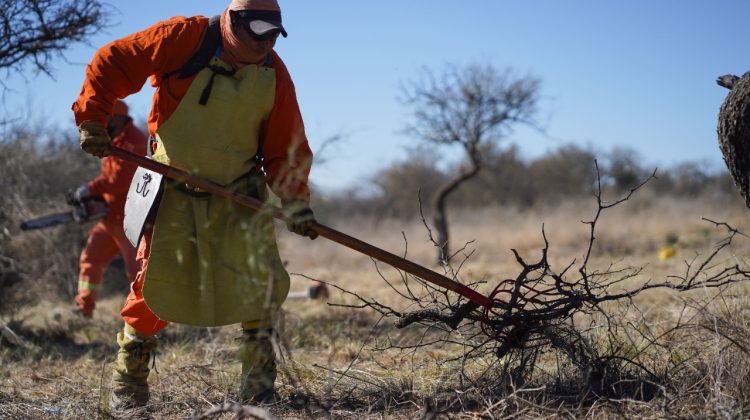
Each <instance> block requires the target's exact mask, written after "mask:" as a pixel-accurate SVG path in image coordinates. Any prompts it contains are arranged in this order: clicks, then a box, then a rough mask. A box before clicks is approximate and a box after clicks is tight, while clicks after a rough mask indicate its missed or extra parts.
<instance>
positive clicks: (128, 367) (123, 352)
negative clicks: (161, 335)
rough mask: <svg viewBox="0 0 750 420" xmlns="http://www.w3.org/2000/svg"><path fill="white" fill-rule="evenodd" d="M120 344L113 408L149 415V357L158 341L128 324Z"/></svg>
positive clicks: (132, 414) (113, 410) (128, 413)
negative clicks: (146, 407)
mask: <svg viewBox="0 0 750 420" xmlns="http://www.w3.org/2000/svg"><path fill="white" fill-rule="evenodd" d="M117 344H118V345H119V346H120V349H119V350H118V351H117V360H115V363H114V366H113V368H114V370H113V372H112V392H111V393H110V395H109V411H110V413H111V414H113V415H125V416H128V417H135V416H137V417H144V416H147V410H146V409H145V405H146V404H147V403H148V399H149V394H148V381H147V380H148V374H149V361H150V360H151V357H152V354H153V353H154V351H155V350H156V346H157V344H158V341H157V340H156V337H154V336H144V335H141V334H139V333H138V332H136V331H135V330H134V329H133V327H131V326H130V325H127V324H126V325H125V329H124V331H120V332H119V333H117Z"/></svg>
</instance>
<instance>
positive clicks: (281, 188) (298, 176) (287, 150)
mask: <svg viewBox="0 0 750 420" xmlns="http://www.w3.org/2000/svg"><path fill="white" fill-rule="evenodd" d="M273 66H274V68H275V69H276V98H275V100H274V105H273V109H272V110H271V115H270V116H269V118H268V120H267V121H266V125H265V131H264V133H263V136H262V138H263V158H264V166H265V170H266V174H267V176H268V185H269V186H270V187H271V190H272V191H273V192H274V194H276V195H277V196H278V197H279V198H281V200H282V203H288V202H290V201H293V200H304V201H306V202H309V201H310V189H309V187H308V185H307V178H308V176H309V174H310V166H311V164H312V159H313V154H312V151H311V150H310V145H309V144H308V142H307V137H306V136H305V126H304V124H303V122H302V114H301V113H300V110H299V104H298V103H297V94H296V92H295V90H294V83H292V78H291V76H290V75H289V72H288V71H287V69H286V66H285V65H284V62H283V61H281V58H280V57H279V56H278V55H277V54H276V53H275V52H274V53H273Z"/></svg>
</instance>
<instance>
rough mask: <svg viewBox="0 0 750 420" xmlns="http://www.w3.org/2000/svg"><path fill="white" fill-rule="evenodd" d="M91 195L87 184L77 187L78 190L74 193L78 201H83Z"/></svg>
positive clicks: (74, 198) (74, 197)
mask: <svg viewBox="0 0 750 420" xmlns="http://www.w3.org/2000/svg"><path fill="white" fill-rule="evenodd" d="M89 197H91V194H90V193H89V187H88V186H87V185H86V184H83V185H81V186H80V187H78V188H76V191H75V192H74V193H73V200H75V201H76V202H78V203H81V202H83V200H85V199H87V198H89Z"/></svg>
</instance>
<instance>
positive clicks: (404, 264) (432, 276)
mask: <svg viewBox="0 0 750 420" xmlns="http://www.w3.org/2000/svg"><path fill="white" fill-rule="evenodd" d="M111 153H112V156H115V157H118V158H120V159H122V160H125V161H129V162H132V163H135V164H137V165H138V166H141V167H143V168H146V169H149V170H151V171H154V172H156V173H160V174H162V175H164V176H166V177H167V178H171V179H173V180H175V181H179V182H184V183H186V184H188V185H190V186H193V187H197V188H200V189H202V190H204V191H208V192H210V193H212V194H215V195H218V196H220V197H226V198H229V199H231V200H232V201H234V202H235V203H237V204H240V205H242V206H245V207H249V208H251V209H254V210H264V211H269V210H270V212H271V214H272V216H273V217H275V218H277V219H281V220H286V216H284V213H283V212H282V211H281V209H279V208H278V207H274V206H270V205H267V204H264V203H263V202H261V201H260V200H256V199H255V198H252V197H248V196H246V195H242V194H238V193H236V192H233V191H230V190H228V189H227V188H224V187H223V186H221V185H219V184H217V183H215V182H212V181H209V180H207V179H203V178H201V177H198V176H195V175H191V174H189V173H187V172H185V171H182V170H180V169H177V168H173V167H171V166H168V165H164V164H163V163H159V162H156V161H153V160H151V159H149V158H146V157H143V156H139V155H137V154H135V153H131V152H128V151H127V150H124V149H120V148H118V147H112V149H111ZM310 229H311V230H313V231H314V232H316V233H317V234H318V235H320V236H322V237H324V238H327V239H330V240H331V241H334V242H337V243H339V244H341V245H344V246H346V247H348V248H351V249H353V250H355V251H359V252H361V253H362V254H365V255H367V256H370V257H372V258H375V259H377V260H380V261H382V262H384V263H387V264H389V265H391V266H393V267H396V268H399V269H401V270H404V271H406V272H407V273H409V274H413V275H415V276H417V277H419V278H421V279H423V280H426V281H428V282H430V283H432V284H435V285H437V286H440V287H442V288H444V289H448V290H451V291H453V292H456V293H458V294H459V295H461V296H464V297H466V298H467V299H469V300H471V301H472V302H474V303H476V304H477V305H480V306H484V307H491V306H492V300H490V299H489V298H488V297H486V296H484V295H482V294H480V293H478V292H477V291H475V290H473V289H471V288H469V287H466V286H465V285H463V284H461V283H459V282H457V281H455V280H451V279H449V278H448V277H445V276H443V275H441V274H438V273H436V272H434V271H432V270H430V269H427V268H425V267H423V266H421V265H419V264H416V263H413V262H411V261H409V260H407V259H405V258H401V257H399V256H398V255H395V254H392V253H390V252H388V251H385V250H383V249H380V248H378V247H376V246H373V245H370V244H368V243H367V242H364V241H361V240H359V239H357V238H354V237H351V236H349V235H347V234H345V233H343V232H339V231H337V230H335V229H333V228H330V227H328V226H326V225H323V224H320V223H317V222H313V223H312V224H311V226H310Z"/></svg>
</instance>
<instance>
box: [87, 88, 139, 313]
mask: <svg viewBox="0 0 750 420" xmlns="http://www.w3.org/2000/svg"><path fill="white" fill-rule="evenodd" d="M106 130H107V134H108V135H109V136H110V137H111V138H112V144H113V145H115V146H117V147H121V148H123V149H126V150H129V151H131V152H133V153H137V154H139V155H145V154H146V145H147V142H148V140H147V138H146V135H145V134H143V133H142V132H141V130H139V129H138V128H137V127H136V126H135V125H134V124H133V119H132V118H131V117H130V115H128V106H127V105H126V104H125V102H123V101H120V100H118V101H116V102H115V104H114V108H113V110H112V116H111V117H110V118H109V119H108V120H107V126H106ZM135 169H136V166H135V165H134V164H132V163H128V162H123V161H121V160H119V159H116V158H114V157H111V156H110V157H106V158H104V159H103V161H102V170H101V174H100V175H99V176H98V177H97V178H96V179H94V180H92V181H90V182H88V183H86V184H84V185H81V186H80V187H78V189H76V191H75V194H74V198H75V199H76V200H77V201H79V202H80V201H82V200H85V199H87V198H90V197H100V198H103V199H104V202H105V203H107V215H106V217H105V218H104V219H102V220H100V221H99V222H97V223H96V224H95V225H94V226H93V227H92V228H91V230H89V234H88V240H87V241H86V246H85V247H84V248H83V252H81V258H80V271H79V274H78V295H77V296H76V297H75V302H76V311H77V312H78V313H79V314H80V315H83V316H85V317H91V316H92V314H93V311H94V308H95V307H96V299H97V294H98V292H99V289H100V288H101V284H102V278H103V276H104V270H105V269H106V268H107V266H108V265H109V263H110V262H111V261H112V260H113V259H114V258H115V257H116V256H117V255H118V254H119V255H120V256H121V257H122V259H123V262H124V263H125V271H126V274H127V277H128V279H129V281H130V282H131V283H132V282H133V281H134V280H135V275H136V273H138V265H137V263H136V260H135V248H134V247H133V245H131V244H130V242H129V241H128V240H127V238H126V237H125V232H124V230H123V227H122V221H123V208H124V206H125V196H126V194H127V192H128V187H129V186H130V179H131V178H132V177H133V172H135Z"/></svg>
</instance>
